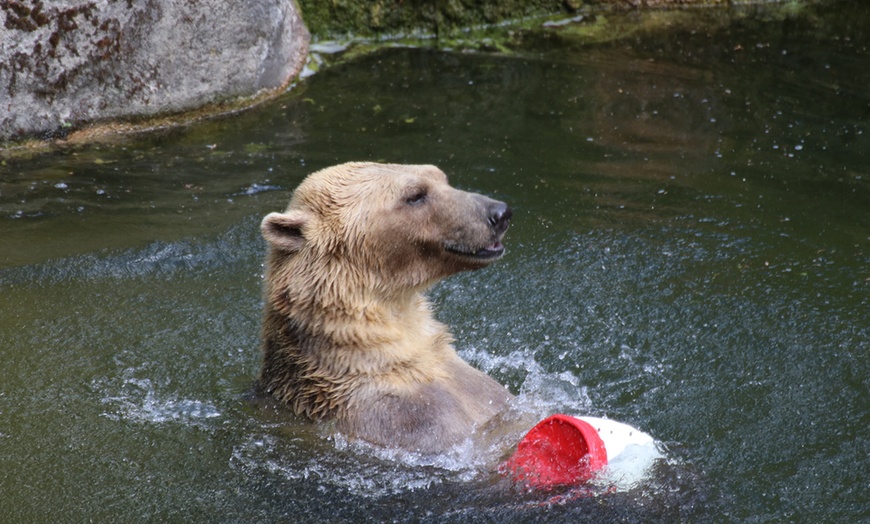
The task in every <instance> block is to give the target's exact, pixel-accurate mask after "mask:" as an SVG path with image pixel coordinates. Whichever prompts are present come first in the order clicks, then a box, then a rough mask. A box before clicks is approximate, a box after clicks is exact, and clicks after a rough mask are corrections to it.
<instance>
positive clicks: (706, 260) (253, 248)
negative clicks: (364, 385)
mask: <svg viewBox="0 0 870 524" xmlns="http://www.w3.org/2000/svg"><path fill="white" fill-rule="evenodd" d="M753 9H755V8H753ZM769 12H771V10H765V9H756V10H754V11H752V12H750V13H749V15H750V16H747V12H746V11H740V12H738V11H721V10H703V11H699V12H697V13H695V12H692V13H690V15H691V16H697V17H700V18H702V19H705V20H710V21H713V22H715V23H711V24H709V25H700V26H696V29H695V30H689V29H682V28H679V27H677V28H671V29H659V30H654V31H647V32H638V33H636V34H634V35H631V36H626V37H625V38H622V39H620V40H618V41H615V42H611V43H604V44H594V45H592V44H581V43H578V41H576V40H573V39H572V38H571V37H570V35H569V34H567V33H564V32H563V33H557V32H556V33H552V34H550V35H549V36H545V37H541V36H536V37H532V36H530V37H528V38H527V39H526V40H525V41H524V43H523V46H522V48H521V49H519V50H517V51H516V52H515V53H513V54H511V55H501V54H486V53H471V54H469V53H459V52H450V51H437V50H431V49H388V50H383V51H380V52H377V53H375V54H373V55H369V56H365V57H362V58H359V59H356V60H353V61H349V62H347V63H345V64H343V65H340V66H336V67H334V68H331V69H327V70H325V71H323V72H320V73H317V74H316V75H314V76H312V77H310V78H308V79H307V80H305V81H304V82H302V83H301V84H300V85H298V86H296V87H295V88H294V89H293V90H292V91H290V92H289V93H288V94H287V95H285V96H284V97H282V98H281V99H279V100H276V101H275V102H272V103H269V104H267V105H264V106H262V107H260V108H257V109H255V110H252V111H248V112H245V113H241V114H238V115H234V116H231V117H226V118H221V119H217V120H214V121H210V122H207V123H203V124H200V125H197V126H193V127H189V128H184V129H179V130H175V131H170V132H164V133H160V134H157V135H147V136H143V137H141V138H139V139H136V140H133V141H128V142H125V143H119V144H115V145H95V146H90V147H81V148H75V149H69V150H64V151H59V152H56V153H51V154H44V155H36V156H34V157H32V158H7V159H5V160H3V163H2V165H0V361H2V362H3V366H2V370H0V471H2V474H0V494H2V495H3V496H2V497H0V516H2V520H3V521H4V522H47V521H70V522H81V521H86V520H93V521H98V522H106V521H109V522H117V521H136V522H156V521H160V522H229V521H244V522H276V521H277V522H283V521H287V522H357V521H362V520H373V521H400V522H405V521H426V522H481V521H484V522H490V521H492V522H566V521H572V522H680V521H682V522H861V521H865V520H868V519H870V489H868V486H870V458H868V456H870V440H868V432H867V428H868V427H870V363H868V351H870V168H868V167H867V166H868V165H870V162H868V160H870V159H868V156H870V90H868V88H867V86H868V85H870V67H868V64H870V47H868V46H870V31H868V29H867V28H870V5H866V4H865V3H863V2H857V1H855V2H833V3H827V4H820V5H818V6H816V7H813V8H810V9H806V10H803V11H796V12H794V13H792V14H788V15H782V14H781V11H776V13H780V14H778V15H776V16H773V15H769ZM735 13H737V14H739V16H737V15H736V14H735ZM697 27H702V28H706V29H697ZM350 160H374V161H390V162H399V163H432V164H435V165H438V166H439V167H441V168H442V169H443V170H444V171H445V172H447V173H448V175H449V176H450V179H451V182H452V183H453V185H455V186H457V187H460V188H462V189H467V190H473V191H477V192H482V193H486V194H489V195H492V196H494V197H496V198H499V199H502V200H505V201H507V202H509V203H510V204H511V205H512V206H513V208H514V220H513V224H512V226H511V230H510V231H509V232H508V236H507V242H506V244H507V248H508V254H507V256H506V257H505V259H504V260H502V261H500V262H499V263H498V264H496V265H494V266H493V267H490V268H487V269H486V270H483V271H479V272H474V273H468V274H462V275H458V276H456V277H453V278H451V279H449V280H447V281H445V282H443V283H441V284H439V285H437V286H436V287H435V288H434V289H433V290H432V292H431V293H430V297H431V298H432V300H433V302H434V303H435V305H436V306H437V309H438V318H439V319H440V320H441V321H443V322H445V323H447V324H448V325H450V326H452V329H453V332H454V334H455V336H456V338H457V342H456V346H457V348H458V350H459V352H460V354H461V355H462V356H463V357H464V358H466V359H467V360H469V361H470V362H472V363H473V364H474V365H476V366H478V367H480V368H482V369H484V370H485V371H487V372H488V373H489V374H491V375H492V376H493V377H495V378H496V379H498V380H499V381H500V382H502V383H504V384H506V385H508V386H509V388H510V389H511V390H512V391H513V392H514V393H516V394H518V395H519V398H520V401H521V402H523V403H524V404H526V405H527V406H528V407H529V408H530V409H533V410H538V411H539V412H540V413H541V416H545V415H546V414H549V413H553V412H566V413H573V414H583V415H591V416H604V417H609V418H612V419H615V420H619V421H623V422H626V423H629V424H632V425H633V426H636V427H638V428H641V429H642V430H644V431H646V432H648V433H650V434H651V435H653V436H654V437H655V438H656V439H657V440H658V441H659V442H660V443H661V448H662V451H663V453H664V455H665V457H666V458H665V459H664V460H663V461H661V463H660V464H659V465H658V466H657V467H656V468H655V469H654V471H653V472H652V474H651V475H650V478H648V479H647V480H645V481H644V482H642V483H641V484H639V485H637V486H635V487H634V488H632V489H629V490H625V491H620V492H617V493H600V492H591V493H590V492H589V491H588V490H585V489H584V488H582V487H580V488H573V489H567V490H559V491H557V492H548V493H527V492H524V491H522V490H520V489H518V488H516V487H513V486H511V485H510V484H509V483H508V482H507V481H506V480H505V479H502V478H501V477H499V475H497V474H494V473H492V472H490V471H487V470H486V469H485V468H482V467H481V465H480V464H479V462H477V461H475V459H474V457H472V456H469V454H468V451H467V450H464V449H457V450H455V452H452V453H450V454H448V455H447V456H445V457H436V458H432V457H420V456H414V455H411V454H401V453H395V452H388V451H384V450H377V449H372V448H371V447H367V446H364V445H360V444H357V443H353V442H347V441H346V440H344V439H343V438H342V437H341V436H340V435H335V434H333V433H332V432H331V430H330V429H329V428H328V427H317V426H311V425H308V424H305V423H302V422H299V421H296V420H293V419H291V418H289V417H288V416H287V415H286V414H284V413H280V412H274V411H272V410H269V409H261V408H259V407H257V406H256V404H254V403H252V402H251V398H250V391H251V386H252V383H253V380H254V378H255V376H256V373H257V369H258V366H259V349H258V343H259V340H258V339H259V331H258V330H259V321H260V317H259V314H260V313H259V312H260V307H261V299H260V288H261V274H262V257H263V254H264V250H265V246H264V243H263V241H262V240H261V239H260V236H259V230H258V225H259V221H260V219H261V218H262V216H264V215H265V214H266V213H268V212H270V211H275V210H280V209H283V207H284V206H285V205H286V202H287V200H288V198H289V193H290V191H291V190H292V189H293V187H295V185H296V184H298V183H299V181H301V179H302V178H303V177H304V176H305V175H306V174H308V173H310V172H312V171H314V170H316V169H319V168H322V167H326V166H329V165H332V164H336V163H340V162H344V161H350Z"/></svg>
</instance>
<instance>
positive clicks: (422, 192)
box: [405, 188, 428, 206]
mask: <svg viewBox="0 0 870 524" xmlns="http://www.w3.org/2000/svg"><path fill="white" fill-rule="evenodd" d="M427 196H428V193H427V191H426V189H423V188H419V189H416V190H414V191H413V192H412V193H411V196H409V197H407V198H405V203H406V204H408V205H409V206H419V205H420V204H422V203H424V202H425V201H426V197H427Z"/></svg>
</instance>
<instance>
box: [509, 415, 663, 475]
mask: <svg viewBox="0 0 870 524" xmlns="http://www.w3.org/2000/svg"><path fill="white" fill-rule="evenodd" d="M659 457H661V453H659V451H658V448H657V447H656V445H655V441H654V440H653V438H652V437H651V436H649V435H647V434H646V433H643V432H642V431H639V430H637V429H635V428H633V427H631V426H629V425H627V424H623V423H621V422H615V421H613V420H608V419H603V418H595V417H572V416H569V415H553V416H551V417H548V418H546V419H544V420H542V421H541V422H539V423H538V424H537V425H536V426H535V427H533V428H532V429H531V430H530V431H529V432H528V433H527V434H526V436H525V437H523V439H522V440H521V441H520V442H519V444H518V445H517V450H516V452H515V453H514V454H513V456H511V458H510V459H508V461H507V462H506V463H505V464H504V465H503V466H502V468H501V471H502V472H503V473H506V474H508V475H510V476H511V478H512V479H513V480H514V481H515V482H518V483H523V484H525V485H527V486H529V487H531V488H536V489H538V488H549V487H555V486H563V485H573V484H580V483H583V482H587V481H589V480H591V479H592V478H593V477H595V476H596V475H597V474H599V472H601V471H602V470H603V469H605V467H607V469H608V470H609V471H608V477H610V478H609V480H610V481H612V482H613V483H614V484H621V485H623V486H630V485H633V484H634V483H636V482H637V481H639V480H640V478H642V477H643V475H644V474H645V473H646V470H647V469H648V468H649V466H650V465H651V464H652V462H653V460H654V459H656V458H659Z"/></svg>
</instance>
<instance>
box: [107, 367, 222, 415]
mask: <svg viewBox="0 0 870 524" xmlns="http://www.w3.org/2000/svg"><path fill="white" fill-rule="evenodd" d="M102 403H103V404H104V405H106V406H110V407H111V408H113V409H111V410H110V411H106V412H104V413H103V415H104V416H106V417H108V418H109V419H112V420H132V421H135V422H142V423H154V424H162V423H165V422H179V423H182V424H191V425H197V424H199V423H201V422H202V421H204V420H207V419H213V418H217V417H220V416H221V411H220V410H219V409H218V408H217V407H216V406H214V405H213V404H210V403H208V402H203V401H201V400H195V399H184V398H182V399H179V398H175V397H174V396H172V395H162V394H159V393H158V392H157V390H156V388H155V386H154V384H153V383H152V381H151V380H150V379H147V378H126V379H124V382H123V385H122V386H121V390H120V391H119V394H117V395H110V396H105V397H103V399H102Z"/></svg>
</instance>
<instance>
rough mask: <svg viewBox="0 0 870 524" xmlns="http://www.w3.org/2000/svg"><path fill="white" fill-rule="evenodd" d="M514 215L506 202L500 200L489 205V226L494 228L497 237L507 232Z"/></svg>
mask: <svg viewBox="0 0 870 524" xmlns="http://www.w3.org/2000/svg"><path fill="white" fill-rule="evenodd" d="M513 215H514V212H513V210H511V208H510V206H508V205H507V204H505V203H504V202H499V201H498V200H493V201H492V203H491V204H490V205H489V209H488V210H487V221H488V222H489V225H490V226H491V227H492V229H493V231H495V234H496V235H502V234H503V233H504V232H505V231H507V228H508V226H509V225H510V221H511V217H512V216H513Z"/></svg>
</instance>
